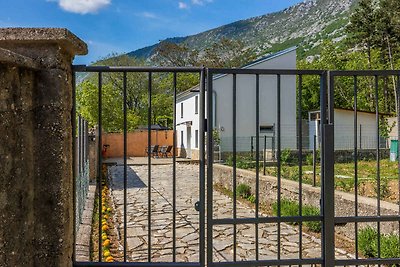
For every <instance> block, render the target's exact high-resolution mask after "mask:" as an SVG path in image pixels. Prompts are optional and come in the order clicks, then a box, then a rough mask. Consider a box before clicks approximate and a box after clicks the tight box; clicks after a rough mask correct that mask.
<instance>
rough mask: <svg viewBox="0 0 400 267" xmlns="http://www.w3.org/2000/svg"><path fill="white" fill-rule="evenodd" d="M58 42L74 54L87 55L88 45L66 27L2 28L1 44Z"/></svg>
mask: <svg viewBox="0 0 400 267" xmlns="http://www.w3.org/2000/svg"><path fill="white" fill-rule="evenodd" d="M5 43H13V44H36V43H56V44H58V45H60V46H61V47H63V48H64V49H65V50H67V51H68V52H69V53H70V54H71V55H72V56H75V55H86V54H87V53H88V49H87V45H86V43H85V42H83V41H82V40H81V39H79V38H78V37H77V36H76V35H75V34H73V33H72V32H70V31H69V30H67V29H65V28H0V45H1V44H5Z"/></svg>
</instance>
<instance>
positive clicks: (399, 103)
mask: <svg viewBox="0 0 400 267" xmlns="http://www.w3.org/2000/svg"><path fill="white" fill-rule="evenodd" d="M396 88H397V89H396V96H397V107H396V111H397V114H396V115H397V178H398V182H397V192H398V195H397V197H398V199H397V204H398V205H399V215H400V146H399V141H400V75H398V76H397V87H396ZM398 233H399V244H400V221H399V227H398ZM399 252H400V251H399Z"/></svg>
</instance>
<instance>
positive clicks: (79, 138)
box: [78, 115, 82, 182]
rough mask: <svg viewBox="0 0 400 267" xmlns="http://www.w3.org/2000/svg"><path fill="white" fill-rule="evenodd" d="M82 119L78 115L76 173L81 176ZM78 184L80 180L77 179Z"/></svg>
mask: <svg viewBox="0 0 400 267" xmlns="http://www.w3.org/2000/svg"><path fill="white" fill-rule="evenodd" d="M81 123H82V119H81V116H80V115H78V173H79V174H81V173H82V157H81V156H82V153H81V152H82V143H81V142H82V133H81V131H82V125H81ZM79 182H80V179H79Z"/></svg>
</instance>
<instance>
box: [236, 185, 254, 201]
mask: <svg viewBox="0 0 400 267" xmlns="http://www.w3.org/2000/svg"><path fill="white" fill-rule="evenodd" d="M236 196H240V197H242V198H245V199H246V198H248V197H249V196H251V187H250V186H249V185H247V184H240V185H238V187H236Z"/></svg>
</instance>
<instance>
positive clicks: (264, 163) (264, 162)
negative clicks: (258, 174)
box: [263, 135, 267, 176]
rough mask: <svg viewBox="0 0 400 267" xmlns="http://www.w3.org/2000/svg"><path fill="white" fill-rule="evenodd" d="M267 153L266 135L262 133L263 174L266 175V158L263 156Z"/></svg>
mask: <svg viewBox="0 0 400 267" xmlns="http://www.w3.org/2000/svg"><path fill="white" fill-rule="evenodd" d="M266 153H267V136H266V135H264V150H263V175H264V176H265V175H266V171H265V168H266V165H267V158H266V157H265V154H266Z"/></svg>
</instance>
